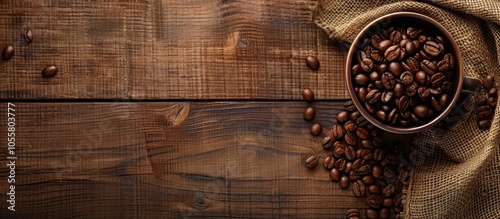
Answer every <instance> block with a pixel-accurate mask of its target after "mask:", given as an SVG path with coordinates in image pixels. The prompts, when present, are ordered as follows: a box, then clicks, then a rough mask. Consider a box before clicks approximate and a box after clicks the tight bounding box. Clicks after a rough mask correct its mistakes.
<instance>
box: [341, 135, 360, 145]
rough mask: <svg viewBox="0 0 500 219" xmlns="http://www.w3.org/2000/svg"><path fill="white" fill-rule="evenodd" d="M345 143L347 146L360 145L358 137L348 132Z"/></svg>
mask: <svg viewBox="0 0 500 219" xmlns="http://www.w3.org/2000/svg"><path fill="white" fill-rule="evenodd" d="M344 141H345V143H346V144H347V145H351V146H356V145H357V144H358V137H357V136H356V134H354V133H353V132H347V133H346V134H345V136H344Z"/></svg>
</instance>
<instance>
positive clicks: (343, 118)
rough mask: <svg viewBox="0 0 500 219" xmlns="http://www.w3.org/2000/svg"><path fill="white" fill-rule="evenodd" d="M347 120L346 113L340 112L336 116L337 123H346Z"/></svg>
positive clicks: (347, 114)
mask: <svg viewBox="0 0 500 219" xmlns="http://www.w3.org/2000/svg"><path fill="white" fill-rule="evenodd" d="M348 119H349V113H348V112H347V111H341V112H340V113H339V114H337V117H336V120H337V122H338V123H344V122H347V120H348Z"/></svg>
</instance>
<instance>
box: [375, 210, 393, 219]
mask: <svg viewBox="0 0 500 219" xmlns="http://www.w3.org/2000/svg"><path fill="white" fill-rule="evenodd" d="M378 217H379V218H381V219H386V218H390V217H391V209H389V208H381V209H380V211H379V215H378Z"/></svg>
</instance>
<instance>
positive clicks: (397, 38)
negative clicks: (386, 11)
mask: <svg viewBox="0 0 500 219" xmlns="http://www.w3.org/2000/svg"><path fill="white" fill-rule="evenodd" d="M389 40H391V41H392V43H393V44H399V42H401V40H403V36H402V34H401V32H400V31H398V30H395V31H392V32H391V35H390V36H389Z"/></svg>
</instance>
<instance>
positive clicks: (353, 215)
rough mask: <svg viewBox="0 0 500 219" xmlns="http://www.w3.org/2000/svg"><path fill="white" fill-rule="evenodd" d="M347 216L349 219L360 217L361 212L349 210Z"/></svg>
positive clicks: (353, 209)
mask: <svg viewBox="0 0 500 219" xmlns="http://www.w3.org/2000/svg"><path fill="white" fill-rule="evenodd" d="M346 216H347V218H352V217H359V216H360V214H359V210H358V209H355V208H352V209H349V210H347V213H346Z"/></svg>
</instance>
